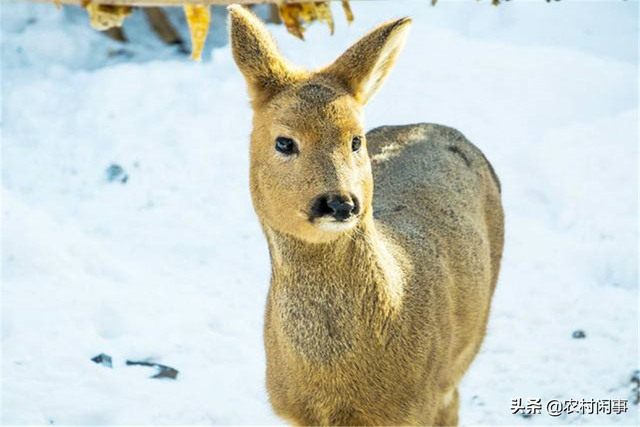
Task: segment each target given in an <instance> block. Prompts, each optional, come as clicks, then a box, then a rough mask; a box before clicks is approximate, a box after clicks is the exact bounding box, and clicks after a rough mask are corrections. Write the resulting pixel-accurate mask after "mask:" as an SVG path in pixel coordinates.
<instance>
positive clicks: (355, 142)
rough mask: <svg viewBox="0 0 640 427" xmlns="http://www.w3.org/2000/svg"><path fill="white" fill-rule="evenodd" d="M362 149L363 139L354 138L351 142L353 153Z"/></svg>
mask: <svg viewBox="0 0 640 427" xmlns="http://www.w3.org/2000/svg"><path fill="white" fill-rule="evenodd" d="M360 147H362V138H360V137H359V136H354V137H353V139H352V140H351V151H358V150H360Z"/></svg>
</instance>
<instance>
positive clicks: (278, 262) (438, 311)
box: [230, 7, 503, 425]
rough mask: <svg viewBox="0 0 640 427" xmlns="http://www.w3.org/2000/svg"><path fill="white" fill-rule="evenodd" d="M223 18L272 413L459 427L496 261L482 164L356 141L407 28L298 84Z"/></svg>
mask: <svg viewBox="0 0 640 427" xmlns="http://www.w3.org/2000/svg"><path fill="white" fill-rule="evenodd" d="M230 12H231V22H232V25H231V39H232V45H233V49H234V55H235V58H236V61H237V62H238V65H239V67H240V69H241V71H242V72H243V74H244V75H245V77H246V78H247V83H248V86H249V92H250V94H251V97H252V102H253V108H254V121H253V125H254V126H253V132H252V142H251V173H250V178H251V192H252V197H253V202H254V207H255V209H256V212H257V214H258V217H259V219H260V221H261V225H262V227H263V230H264V232H265V236H266V238H267V242H268V245H269V251H270V256H271V262H272V277H271V286H270V289H269V294H268V297H267V305H266V314H265V331H264V337H265V349H266V355H267V389H268V392H269V398H270V401H271V404H272V406H273V408H274V410H275V411H276V413H277V414H279V415H280V416H282V417H283V418H284V419H285V420H287V421H289V422H291V423H293V424H296V425H457V422H458V415H457V414H458V392H457V385H458V382H459V381H460V379H461V378H462V376H463V374H464V372H465V371H466V370H467V368H468V366H469V365H470V363H471V361H472V360H473V358H474V357H475V355H476V354H477V352H478V349H479V347H480V344H481V343H482V340H483V338H484V334H485V328H486V323H487V319H488V314H489V307H490V301H491V296H492V294H493V290H494V288H495V284H496V281H497V276H498V270H499V265H500V258H501V254H502V245H503V214H502V207H501V203H500V189H499V182H498V180H497V177H496V176H495V173H494V172H493V169H492V168H491V165H490V164H489V163H488V161H487V160H486V159H485V157H484V156H483V154H482V153H481V152H480V151H479V150H478V149H477V148H476V147H475V146H473V145H472V144H471V143H469V142H468V141H467V140H466V139H465V138H464V137H463V136H462V135H461V134H460V133H459V132H457V131H455V130H453V129H450V128H446V127H443V126H438V125H428V124H420V125H408V126H397V127H383V128H378V129H375V130H373V131H371V132H369V133H368V134H366V136H365V135H363V134H362V133H363V132H362V126H363V125H362V119H361V117H362V111H361V106H362V105H363V104H364V103H365V102H366V100H368V99H369V98H370V96H371V94H372V91H375V90H377V88H378V87H379V85H380V83H381V81H382V79H384V77H385V76H386V74H387V73H388V70H389V68H390V65H391V64H392V63H393V61H394V60H395V57H396V55H397V53H398V51H399V49H400V48H401V41H402V40H403V39H404V35H405V34H406V29H408V22H409V21H408V20H399V21H395V22H391V23H388V24H386V25H383V26H381V27H379V28H378V29H376V30H374V31H373V32H372V33H370V34H369V35H367V36H365V38H363V39H362V40H361V41H360V42H359V43H358V44H356V45H355V46H354V47H352V48H351V49H350V50H348V51H347V52H346V53H345V55H343V56H342V57H340V58H339V59H338V60H337V61H336V62H335V63H334V64H332V65H331V66H329V67H327V68H325V69H323V70H321V71H319V72H316V73H309V72H305V71H300V70H297V69H294V68H293V67H292V66H290V65H288V64H287V63H286V62H285V61H284V60H283V59H282V58H281V57H280V56H279V54H278V53H277V50H275V45H274V44H273V42H272V40H271V39H270V38H269V36H268V34H267V33H266V30H265V29H264V28H263V27H262V26H261V25H260V23H259V22H258V21H257V19H256V18H255V17H254V16H253V15H251V14H250V13H249V12H247V11H246V10H244V9H242V8H239V7H232V8H231V9H230ZM256 58H257V59H256ZM260 58H262V59H260ZM367 58H371V59H370V61H369V60H368V59H367ZM368 61H369V62H368ZM283 135H286V136H283ZM354 135H355V136H354ZM274 141H275V150H274ZM361 144H362V147H361ZM374 194H375V197H374Z"/></svg>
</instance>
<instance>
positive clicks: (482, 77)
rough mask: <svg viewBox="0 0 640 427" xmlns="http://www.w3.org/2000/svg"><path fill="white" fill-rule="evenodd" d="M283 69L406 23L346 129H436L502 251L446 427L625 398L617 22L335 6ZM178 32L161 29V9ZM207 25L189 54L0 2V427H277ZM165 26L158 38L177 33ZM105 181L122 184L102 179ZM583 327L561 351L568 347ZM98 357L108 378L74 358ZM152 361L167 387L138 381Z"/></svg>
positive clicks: (626, 87)
mask: <svg viewBox="0 0 640 427" xmlns="http://www.w3.org/2000/svg"><path fill="white" fill-rule="evenodd" d="M352 7H353V9H354V13H355V16H356V22H355V23H354V24H353V25H351V26H350V27H347V25H346V23H345V22H344V18H343V17H342V15H341V12H339V9H340V8H339V7H337V5H336V6H334V10H335V13H336V16H337V18H336V21H337V29H336V34H335V35H334V36H333V37H328V30H327V28H325V27H323V26H319V25H314V26H312V27H311V28H310V29H309V31H308V33H307V41H306V42H304V43H303V42H300V41H298V40H296V39H294V38H293V37H291V36H289V35H287V34H286V32H285V30H284V29H283V28H281V27H274V26H271V30H272V31H273V32H274V34H275V36H276V38H277V39H278V41H279V42H280V44H281V47H282V50H283V52H284V54H285V55H286V56H287V57H289V58H291V59H292V60H293V61H295V62H298V63H302V64H305V65H308V66H315V65H322V64H325V63H328V62H329V61H331V60H332V59H333V58H335V57H336V56H337V55H338V54H339V53H341V52H342V51H343V50H344V49H345V48H346V47H347V46H348V45H349V44H351V43H352V42H354V41H355V40H356V39H357V38H358V37H359V36H361V35H362V34H363V33H364V32H365V31H366V30H367V29H369V28H371V27H372V26H373V25H375V24H377V23H378V22H381V21H384V20H387V19H390V18H393V17H395V16H402V15H409V16H412V17H413V18H414V26H413V29H412V32H411V34H410V37H409V41H408V43H407V46H406V49H405V51H404V53H403V54H402V56H401V58H400V59H399V61H398V64H397V66H396V68H395V70H394V71H393V72H392V74H391V77H390V79H389V81H388V83H387V84H386V85H385V87H383V89H382V90H381V92H380V93H379V94H378V95H377V96H376V98H375V99H374V100H373V101H372V102H371V104H370V105H369V108H368V110H367V121H368V126H369V128H373V127H376V126H379V125H383V124H402V123H413V122H435V123H442V124H445V125H449V126H454V127H456V128H458V129H460V130H461V131H462V132H463V133H465V135H466V136H467V137H468V138H469V139H470V140H471V141H473V142H474V143H475V144H476V145H478V146H479V147H481V148H482V149H483V151H484V152H485V153H486V155H487V157H488V158H489V159H491V161H492V162H493V164H494V166H495V168H496V170H497V172H498V174H499V175H500V177H501V180H502V183H503V197H504V205H505V211H506V215H507V231H506V232H507V234H506V238H507V240H506V247H505V255H504V263H503V270H502V272H501V278H500V282H499V285H498V290H497V292H496V296H495V299H494V304H493V311H492V317H491V322H490V326H489V331H488V335H487V339H486V341H485V343H484V345H483V349H482V352H481V354H480V355H479V356H478V358H477V359H476V361H475V362H474V364H473V365H472V367H471V369H470V371H469V372H468V374H467V376H466V377H465V379H464V381H463V384H462V387H461V422H462V423H463V424H485V425H486V424H509V425H515V424H522V425H540V424H600V425H603V424H606V425H610V424H626V425H637V424H638V421H639V420H638V406H637V405H633V404H632V403H631V401H630V402H629V410H628V412H626V413H623V414H620V415H599V416H595V415H580V414H565V415H563V416H561V417H557V418H555V417H551V416H549V415H547V414H546V413H545V411H544V409H543V413H542V414H541V415H534V416H533V417H531V418H523V417H521V416H518V415H511V411H510V404H511V399H513V398H518V397H520V398H522V399H523V400H525V401H526V399H527V398H529V397H540V398H542V400H543V402H546V401H548V400H550V399H556V398H557V399H571V398H573V399H583V398H584V399H591V398H595V399H631V393H632V390H631V383H630V377H631V375H632V373H633V371H634V370H636V369H638V368H639V366H638V365H639V363H638V360H639V358H638V247H637V242H638V225H637V221H638V199H637V197H638V186H637V185H638V163H637V162H638V33H639V31H638V23H639V20H638V3H637V2H632V1H627V2H567V1H563V2H560V3H555V2H554V3H551V4H547V3H546V2H542V1H541V2H537V3H533V2H526V3H525V2H515V3H514V2H509V3H505V4H503V5H501V6H500V7H497V8H496V7H492V6H490V4H489V2H487V1H483V2H480V3H476V2H472V3H469V2H449V3H447V2H446V1H441V2H440V3H439V4H438V5H437V6H436V7H431V6H429V5H428V2H394V3H393V5H390V4H382V2H369V3H363V2H352ZM171 18H172V19H173V20H174V22H176V23H178V22H180V13H179V10H175V11H173V12H172V14H171ZM224 22H225V21H224V9H219V10H218V11H217V12H216V15H215V16H214V27H215V30H214V34H213V36H212V37H211V40H210V41H209V45H208V49H207V50H208V52H207V53H208V54H209V56H208V58H210V60H209V61H205V62H204V63H202V64H197V63H193V62H190V61H189V60H188V59H187V57H186V56H184V55H182V54H180V53H178V52H177V50H176V48H175V47H166V46H163V45H162V44H161V43H160V42H158V41H157V40H155V39H154V38H153V37H152V36H150V34H149V33H148V31H149V30H148V27H147V24H146V22H145V20H144V17H143V16H142V14H141V13H139V12H138V13H134V16H133V17H132V18H131V19H130V20H129V21H128V22H127V27H126V28H127V31H128V34H129V36H130V38H131V42H130V43H128V44H127V45H124V46H122V45H119V44H118V43H116V42H113V41H110V40H108V39H106V38H105V37H103V36H102V35H100V34H98V33H96V32H94V31H93V30H91V29H90V28H89V26H88V25H87V21H86V17H85V15H84V12H82V11H80V10H76V9H73V8H65V10H64V11H62V12H56V10H55V9H54V8H53V7H52V6H51V5H43V4H18V3H13V4H3V5H2V31H1V33H0V34H1V37H2V96H1V102H2V125H1V126H2V212H3V235H2V350H3V354H2V356H3V357H2V395H3V396H2V397H3V399H2V404H3V405H2V406H3V407H2V423H3V424H4V425H10V424H31V425H39V424H54V423H55V424H64V425H80V424H82V425H97V424H101V425H108V424H131V425H133V424H149V425H159V424H182V425H186V424H281V423H282V422H281V421H280V420H279V419H278V418H277V417H276V416H275V415H274V414H273V413H272V411H271V409H270V407H269V405H268V403H267V400H266V392H265V388H264V365H265V361H264V352H263V348H262V338H261V335H262V315H263V309H264V300H265V295H266V291H267V287H268V279H269V271H270V267H269V259H268V253H267V247H266V244H265V242H264V239H263V236H262V234H261V230H260V228H259V225H258V222H257V219H256V218H255V215H254V213H253V210H252V207H251V202H250V197H249V192H248V150H247V147H248V134H249V131H250V115H251V113H250V110H249V107H248V101H247V96H246V92H245V87H244V82H243V81H242V79H241V76H240V74H239V72H238V71H237V69H236V68H235V65H234V63H233V61H232V58H231V54H230V51H229V48H228V46H227V45H226V39H225V38H226V35H225V32H224V31H225V30H224V26H225V23H224ZM185 28H186V27H185V26H184V24H183V23H181V24H180V25H179V29H180V31H181V32H182V34H183V35H184V36H185V38H186V33H185ZM113 164H117V165H119V166H121V167H122V168H123V169H124V171H125V173H126V174H127V175H128V180H127V182H126V184H123V183H121V182H117V181H115V182H109V181H108V180H107V175H106V170H107V169H108V168H109V167H110V166H111V165H113ZM576 330H583V331H584V332H585V334H586V337H585V338H584V339H573V338H572V333H573V331H576ZM103 352H104V353H106V354H108V355H110V356H112V357H113V364H114V366H113V369H109V368H107V367H105V366H102V365H99V364H95V363H93V362H91V360H90V359H91V358H92V357H94V356H96V355H98V354H100V353H103ZM126 360H152V361H154V362H157V363H161V364H165V365H168V366H171V367H174V368H176V369H178V370H179V371H180V373H179V376H178V379H177V380H176V381H172V380H166V379H165V380H158V379H149V378H148V377H149V376H151V375H152V374H153V373H154V371H153V370H152V369H150V368H145V367H135V366H125V361H126Z"/></svg>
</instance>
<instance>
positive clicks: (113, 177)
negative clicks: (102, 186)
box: [105, 163, 129, 184]
mask: <svg viewBox="0 0 640 427" xmlns="http://www.w3.org/2000/svg"><path fill="white" fill-rule="evenodd" d="M105 175H106V177H107V181H109V182H120V183H122V184H126V183H127V181H128V180H129V175H128V174H127V173H126V172H125V170H124V168H123V167H122V166H120V165H117V164H115V163H114V164H112V165H111V166H109V167H108V168H107V170H106V171H105Z"/></svg>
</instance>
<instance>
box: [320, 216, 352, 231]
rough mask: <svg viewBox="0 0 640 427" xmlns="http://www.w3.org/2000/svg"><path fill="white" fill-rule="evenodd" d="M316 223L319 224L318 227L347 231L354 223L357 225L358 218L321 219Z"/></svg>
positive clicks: (327, 229)
mask: <svg viewBox="0 0 640 427" xmlns="http://www.w3.org/2000/svg"><path fill="white" fill-rule="evenodd" d="M316 225H317V226H318V228H320V229H322V230H326V231H334V232H335V231H345V230H348V229H350V228H352V227H353V226H354V225H356V220H355V218H354V219H351V220H349V221H329V220H326V221H320V222H317V223H316Z"/></svg>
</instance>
